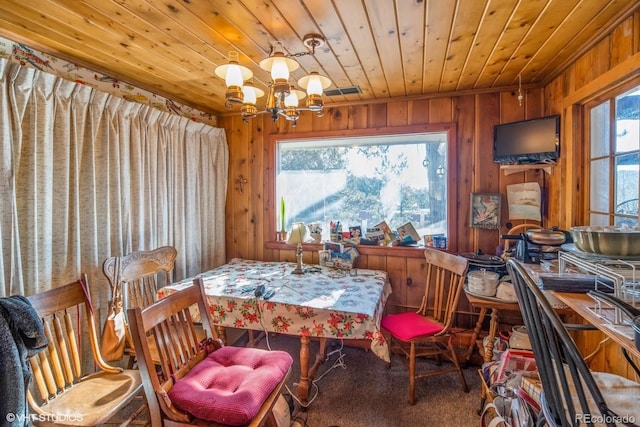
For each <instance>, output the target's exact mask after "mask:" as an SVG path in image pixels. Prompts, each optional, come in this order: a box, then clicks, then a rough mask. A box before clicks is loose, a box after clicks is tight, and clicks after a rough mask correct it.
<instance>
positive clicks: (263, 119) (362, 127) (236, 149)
mask: <svg viewBox="0 0 640 427" xmlns="http://www.w3.org/2000/svg"><path fill="white" fill-rule="evenodd" d="M542 94H543V92H542V90H541V89H533V90H528V91H526V98H525V101H524V103H523V105H522V106H520V105H518V101H517V97H516V94H515V93H514V92H511V91H509V92H502V93H486V94H476V95H462V96H449V97H440V98H431V99H419V100H403V101H391V102H387V103H378V104H369V105H351V106H339V107H330V108H328V109H327V112H326V114H325V115H324V117H322V118H318V117H316V116H315V115H314V114H310V113H302V115H301V117H300V119H299V120H298V124H297V126H296V127H295V128H294V127H292V126H291V124H290V123H289V122H287V121H285V120H283V119H280V120H279V121H278V122H276V123H273V122H272V121H271V119H270V118H269V117H268V116H259V117H258V118H255V119H252V120H250V122H249V124H244V123H243V122H242V119H241V118H240V117H239V116H226V117H222V118H221V125H222V127H224V128H225V129H226V130H227V139H228V143H229V147H230V168H229V170H230V172H229V180H230V186H229V192H228V194H227V218H226V221H227V229H228V230H229V233H228V234H227V256H228V257H229V258H232V257H235V256H241V257H246V258H255V259H272V258H273V257H274V255H273V253H272V252H271V250H269V249H267V248H265V243H266V242H267V241H270V240H273V238H274V237H275V236H270V235H267V231H268V230H269V229H270V227H269V226H268V221H272V222H273V223H274V224H275V221H274V220H273V216H274V214H275V212H274V207H275V205H276V204H275V203H274V195H273V188H272V184H271V179H270V177H271V176H272V174H273V172H274V171H273V168H274V164H273V160H272V156H271V154H270V153H271V152H270V150H271V144H272V139H273V137H272V135H274V134H277V135H284V134H286V135H291V134H295V135H299V134H302V135H310V134H315V135H321V134H326V133H329V132H340V131H342V132H344V133H345V134H349V133H350V132H355V133H357V132H358V131H360V132H362V131H369V132H371V131H377V130H380V129H381V128H384V129H385V130H388V129H389V128H397V129H398V132H403V129H406V127H415V126H416V125H437V124H442V123H447V124H448V123H453V124H454V126H456V132H455V133H456V135H457V137H456V140H454V141H450V143H451V144H454V145H455V147H454V149H455V153H456V164H455V165H450V166H451V167H452V171H451V172H450V173H451V174H453V178H455V182H456V190H457V199H456V200H455V201H454V203H452V204H451V206H452V208H453V210H454V217H455V219H454V224H453V227H454V228H455V229H456V230H457V238H456V240H455V241H451V242H449V244H450V246H451V248H452V250H454V251H457V252H472V251H476V250H478V249H480V250H482V251H483V253H488V254H494V253H495V250H496V246H497V245H498V244H499V235H500V234H501V233H506V231H507V228H506V227H505V226H504V225H505V224H506V223H507V222H508V218H507V209H506V198H505V200H504V203H503V212H502V225H503V227H502V228H501V230H481V229H472V228H470V227H469V199H470V193H471V192H483V193H498V192H500V193H502V194H503V196H504V197H506V192H505V186H506V185H508V184H510V183H515V182H524V181H529V180H539V181H540V183H542V173H541V172H540V171H539V170H533V171H527V172H519V173H515V174H512V175H509V176H505V175H504V174H501V173H500V168H499V166H498V165H497V164H495V163H493V151H492V150H493V126H494V125H495V124H498V123H505V122H510V121H516V120H523V119H528V118H535V117H540V116H542V115H543V114H544V111H543V108H542V104H543V102H542ZM240 177H242V178H244V179H246V180H247V183H245V184H244V185H243V186H242V188H241V187H240V185H239V184H237V183H236V181H237V180H239V179H241V178H240ZM391 225H392V226H394V224H391Z"/></svg>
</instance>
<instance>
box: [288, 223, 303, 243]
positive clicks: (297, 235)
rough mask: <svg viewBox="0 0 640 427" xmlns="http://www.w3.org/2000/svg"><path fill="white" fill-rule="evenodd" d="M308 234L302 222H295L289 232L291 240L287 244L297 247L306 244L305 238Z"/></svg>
mask: <svg viewBox="0 0 640 427" xmlns="http://www.w3.org/2000/svg"><path fill="white" fill-rule="evenodd" d="M306 234H307V227H306V226H305V225H304V223H302V222H295V223H294V224H293V226H292V227H291V232H289V239H288V240H287V243H289V244H291V245H297V244H299V243H304V236H306Z"/></svg>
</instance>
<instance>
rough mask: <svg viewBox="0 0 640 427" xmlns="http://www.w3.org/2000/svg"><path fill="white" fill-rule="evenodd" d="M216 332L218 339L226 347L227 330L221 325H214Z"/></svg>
mask: <svg viewBox="0 0 640 427" xmlns="http://www.w3.org/2000/svg"><path fill="white" fill-rule="evenodd" d="M215 328H216V332H218V337H220V339H221V340H222V343H223V344H224V345H227V328H225V327H224V326H222V325H216V326H215Z"/></svg>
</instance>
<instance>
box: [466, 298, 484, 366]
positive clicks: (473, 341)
mask: <svg viewBox="0 0 640 427" xmlns="http://www.w3.org/2000/svg"><path fill="white" fill-rule="evenodd" d="M486 315H487V308H486V307H480V313H479V314H478V320H477V321H476V326H475V327H474V328H473V333H472V334H471V342H470V343H469V346H468V347H467V354H465V356H464V360H461V362H462V363H467V362H468V361H469V359H471V354H472V353H473V348H474V347H475V346H476V340H477V339H478V335H480V331H481V330H482V322H483V321H484V317H485V316H486ZM478 350H479V351H480V354H482V355H483V359H484V349H483V348H482V346H479V348H478Z"/></svg>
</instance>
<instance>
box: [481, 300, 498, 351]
mask: <svg viewBox="0 0 640 427" xmlns="http://www.w3.org/2000/svg"><path fill="white" fill-rule="evenodd" d="M498 322H499V316H498V309H497V308H492V309H491V321H490V323H489V337H488V339H487V340H488V341H489V342H487V350H486V351H485V353H484V361H485V362H491V361H492V360H493V345H494V341H495V337H496V334H497V333H498Z"/></svg>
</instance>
